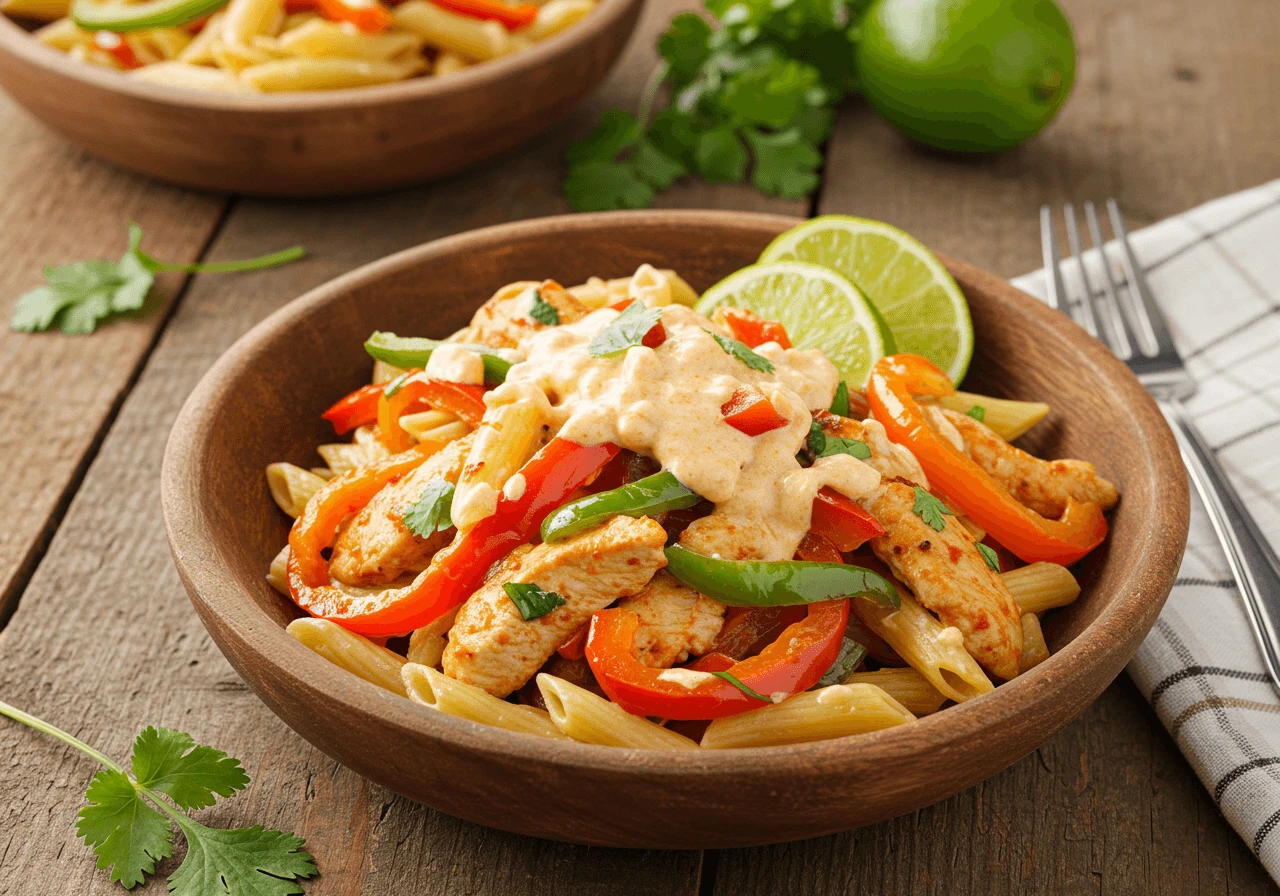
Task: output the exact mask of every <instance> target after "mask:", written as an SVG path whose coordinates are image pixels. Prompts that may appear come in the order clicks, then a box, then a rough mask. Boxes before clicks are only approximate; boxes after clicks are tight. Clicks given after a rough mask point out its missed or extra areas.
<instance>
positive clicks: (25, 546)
mask: <svg viewBox="0 0 1280 896" xmlns="http://www.w3.org/2000/svg"><path fill="white" fill-rule="evenodd" d="M0 159H3V160H4V161H3V164H0V198H2V201H0V233H2V234H4V245H3V258H4V264H3V265H0V297H3V309H4V311H3V315H4V317H3V322H2V324H0V419H3V420H4V421H5V423H4V426H0V460H2V461H3V464H4V466H5V468H6V469H8V470H10V471H11V472H12V471H22V473H21V475H11V476H10V477H9V486H8V499H7V501H6V505H7V506H6V520H5V523H4V524H3V525H0V626H3V624H4V620H5V619H7V618H8V614H9V611H10V610H11V608H12V604H13V602H14V601H15V600H16V599H17V595H18V593H19V591H20V590H21V588H22V586H23V584H24V583H25V581H26V578H27V576H28V575H29V574H30V572H31V569H32V565H33V563H34V562H35V560H36V559H37V558H38V556H39V554H40V552H41V551H42V550H43V548H44V546H45V545H46V544H47V543H48V540H49V537H50V536H51V535H52V528H53V527H54V526H55V525H56V524H57V520H58V517H59V514H60V513H61V508H62V507H63V506H64V505H65V502H66V499H67V498H68V497H69V495H68V494H67V491H68V488H69V487H70V486H73V485H74V483H75V482H76V481H77V479H78V477H79V476H80V474H81V473H82V472H83V464H84V462H85V458H86V457H87V456H88V455H89V454H90V453H91V452H92V450H93V448H94V446H95V445H96V444H97V442H98V441H99V440H100V439H101V437H102V434H103V428H104V425H105V424H106V423H107V422H108V421H109V419H110V417H111V415H112V413H113V412H114V410H115V408H116V407H117V406H118V403H119V401H120V400H121V399H122V398H123V396H124V393H125V392H126V391H127V389H128V387H129V384H130V382H131V380H132V378H133V376H134V374H135V372H136V370H137V366H138V364H139V362H140V361H141V359H142V358H144V357H145V356H146V353H147V351H148V349H149V348H150V346H151V344H152V342H153V340H154V339H155V334H156V332H157V330H158V329H159V327H160V326H161V324H162V321H163V315H164V310H165V308H166V307H167V306H168V303H169V302H170V301H171V300H172V298H173V296H174V294H175V293H176V291H177V290H178V289H179V287H180V286H181V284H182V282H183V280H182V278H179V277H175V276H165V277H162V278H160V281H159V285H158V287H157V288H156V290H155V292H154V293H153V295H152V297H151V299H150V300H149V301H148V304H147V310H146V312H145V314H143V315H139V316H138V317H136V318H135V319H132V320H127V321H122V322H120V323H117V324H114V325H112V326H110V327H107V328H105V329H104V330H102V332H100V333H99V334H97V335H96V336H94V337H93V338H91V339H87V338H85V337H82V336H63V335H62V334H60V333H50V334H42V335H38V336H30V335H26V334H22V333H14V332H12V331H11V330H10V329H9V327H8V315H9V313H10V309H11V307H12V304H11V303H12V301H13V300H14V299H16V297H17V296H18V295H19V294H21V293H23V292H25V291H26V290H28V289H31V288H33V287H35V286H38V285H39V284H40V283H42V282H43V279H42V276H41V270H42V268H43V267H44V266H45V265H47V264H68V263H70V262H73V261H80V260H83V259H86V258H119V257H120V255H121V254H123V252H124V250H125V244H126V241H127V240H126V237H127V230H128V226H129V222H130V221H136V222H137V223H138V224H140V225H142V228H143V230H144V231H145V232H146V235H147V236H146V247H147V249H148V250H149V251H150V252H152V253H153V254H154V255H156V256H158V257H160V258H163V259H165V260H167V261H192V260H194V259H196V258H198V257H199V255H200V253H201V252H202V251H203V249H204V246H205V244H206V243H207V242H208V239H209V236H210V234H211V233H212V232H213V229H214V227H215V226H216V224H217V222H218V220H219V219H220V217H221V215H222V211H223V207H224V203H223V202H222V201H221V200H218V199H213V198H210V197H202V196H196V195H193V194H190V193H182V192H180V191H178V190H173V189H169V188H167V187H162V186H159V185H156V184H152V183H149V182H147V181H145V180H143V179H141V178H137V177H133V176H130V175H125V174H123V173H122V172H120V171H119V170H118V169H115V168H112V167H111V166H109V165H106V164H103V163H102V162H98V161H95V160H93V159H90V158H88V157H87V156H85V154H84V153H82V152H80V151H79V150H77V149H75V148H74V147H72V146H69V145H67V144H65V143H62V142H61V141H58V140H53V139H50V138H49V137H48V135H47V134H46V133H45V132H43V129H42V128H40V127H39V126H37V125H36V124H35V123H34V122H32V121H31V120H30V119H28V118H27V117H26V116H25V115H23V114H22V113H21V112H20V111H19V110H18V109H17V107H16V106H14V104H13V103H12V102H11V101H10V100H9V99H8V98H7V97H4V96H0Z"/></svg>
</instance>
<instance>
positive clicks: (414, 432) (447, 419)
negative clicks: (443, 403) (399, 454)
mask: <svg viewBox="0 0 1280 896" xmlns="http://www.w3.org/2000/svg"><path fill="white" fill-rule="evenodd" d="M457 419H458V418H457V417H455V416H454V415H453V414H450V413H449V412H448V411H437V410H435V409H434V408H433V409H432V410H429V411H421V412H420V413H417V414H405V415H404V416H403V417H401V418H400V428H401V429H403V430H404V431H405V432H407V433H408V434H409V435H411V436H413V437H414V438H415V439H417V440H418V441H419V442H421V441H422V433H424V432H430V431H431V430H433V429H435V428H436V427H439V426H444V425H445V424H446V423H454V422H456V421H457Z"/></svg>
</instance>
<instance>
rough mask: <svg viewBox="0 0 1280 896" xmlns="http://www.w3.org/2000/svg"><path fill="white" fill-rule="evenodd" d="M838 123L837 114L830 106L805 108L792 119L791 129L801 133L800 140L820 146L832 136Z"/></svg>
mask: <svg viewBox="0 0 1280 896" xmlns="http://www.w3.org/2000/svg"><path fill="white" fill-rule="evenodd" d="M835 123H836V113H835V110H833V109H832V108H831V107H830V106H805V108H803V109H801V110H800V111H799V112H798V113H797V114H796V117H795V118H793V119H791V127H793V128H795V130H796V131H798V132H799V133H800V139H801V140H802V141H803V142H805V143H808V144H811V145H813V146H818V145H819V144H821V143H822V142H823V141H824V140H826V139H827V138H828V137H830V136H831V130H832V128H833V127H834V126H835Z"/></svg>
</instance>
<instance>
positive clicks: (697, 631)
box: [618, 571, 725, 669]
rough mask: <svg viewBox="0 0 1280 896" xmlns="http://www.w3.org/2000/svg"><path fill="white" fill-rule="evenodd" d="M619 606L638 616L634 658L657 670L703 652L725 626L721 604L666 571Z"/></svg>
mask: <svg viewBox="0 0 1280 896" xmlns="http://www.w3.org/2000/svg"><path fill="white" fill-rule="evenodd" d="M618 606H619V607H620V608H622V609H624V610H631V611H633V612H634V613H636V614H637V615H638V616H639V617H640V628H639V629H638V630H637V631H636V656H637V657H638V658H639V659H640V662H642V663H644V664H645V665H646V666H653V667H654V668H657V669H668V668H670V667H671V666H673V665H675V664H676V663H682V662H684V661H685V660H687V659H688V658H689V656H690V655H691V654H692V655H693V656H699V655H701V654H704V653H706V652H707V651H708V650H710V649H711V645H712V643H714V642H715V639H716V636H717V635H719V634H720V629H721V628H722V627H723V626H724V611H725V606H724V604H722V603H720V602H719V601H717V600H712V599H711V598H709V597H707V596H706V595H703V594H699V593H698V592H697V591H695V590H694V589H692V588H690V587H689V586H688V585H685V584H683V583H682V582H679V581H677V580H676V578H675V577H674V576H672V575H671V574H670V573H668V572H665V571H663V572H659V573H658V574H657V575H655V576H654V577H653V579H652V580H651V581H650V582H649V584H648V585H646V586H645V587H644V590H643V591H641V592H640V593H639V594H637V595H636V596H635V597H628V598H627V599H626V600H623V601H619V602H618Z"/></svg>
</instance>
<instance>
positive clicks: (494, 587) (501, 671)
mask: <svg viewBox="0 0 1280 896" xmlns="http://www.w3.org/2000/svg"><path fill="white" fill-rule="evenodd" d="M666 540H667V533H666V530H664V529H663V528H662V526H660V525H658V523H657V522H656V521H654V520H652V519H650V518H649V517H641V518H639V519H633V518H631V517H629V516H615V517H614V518H613V519H611V520H609V522H607V523H605V524H604V525H603V526H597V527H596V528H594V529H590V530H588V531H586V532H583V533H580V534H579V535H576V536H574V537H573V538H570V539H568V540H567V541H563V542H559V543H557V544H541V545H538V546H537V547H534V548H529V549H527V550H521V551H519V552H513V553H512V554H511V556H509V557H508V558H507V559H506V560H504V561H503V562H502V563H501V564H499V565H498V567H497V568H496V569H495V570H494V572H493V574H492V575H491V576H490V577H489V579H488V580H487V581H486V582H485V583H484V585H482V586H481V587H480V589H479V590H478V591H476V592H475V594H472V595H471V597H469V598H468V599H467V602H466V603H464V604H463V605H462V608H461V609H460V610H459V611H458V618H457V620H456V621H455V622H454V624H453V628H452V629H450V631H449V644H448V646H447V647H445V650H444V672H445V674H446V675H448V676H449V677H450V678H455V679H457V680H458V681H463V682H466V683H467V684H473V685H475V686H477V687H480V688H483V689H484V690H486V691H488V692H489V693H490V694H493V695H494V696H497V697H505V696H507V695H508V694H510V693H511V692H512V691H514V690H515V689H516V688H518V687H520V686H521V685H522V684H524V683H525V682H526V681H528V680H529V678H530V677H531V676H532V675H533V674H534V673H535V672H537V671H538V669H539V668H540V667H541V666H542V664H543V663H545V662H546V661H547V659H548V658H550V656H551V654H553V653H555V650H556V648H557V647H559V646H560V645H561V644H563V643H564V642H565V641H566V640H567V639H568V637H569V636H570V635H572V634H573V633H574V632H576V631H577V630H578V629H580V628H581V627H582V626H583V625H585V624H586V622H587V620H589V619H590V618H591V614H592V613H594V612H596V610H603V609H604V608H605V607H607V606H609V604H611V603H613V602H614V601H615V600H617V599H618V598H622V597H630V596H632V595H633V594H637V593H638V592H639V591H640V590H641V589H642V588H644V586H645V585H647V584H648V583H649V580H650V579H652V578H653V574H654V573H655V572H657V571H658V570H659V569H661V568H662V567H664V566H666V565H667V558H666V555H664V554H663V553H662V548H663V545H664V544H665V543H666ZM508 582H523V583H528V584H533V585H537V586H538V587H539V588H541V589H543V590H544V591H551V592H554V593H556V594H558V595H560V596H561V597H562V598H564V600H565V603H564V605H563V606H559V607H556V608H555V609H554V610H552V611H551V612H550V613H548V614H547V615H545V616H540V617H538V618H537V619H530V620H528V621H526V620H525V619H524V618H523V617H522V616H521V615H520V611H519V610H518V609H516V606H515V604H514V603H512V602H511V598H510V597H509V596H508V595H507V593H506V591H504V590H503V587H502V586H503V585H504V584H506V583H508ZM1019 624H1021V623H1019Z"/></svg>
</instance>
